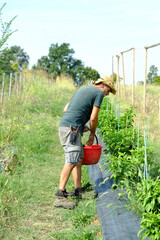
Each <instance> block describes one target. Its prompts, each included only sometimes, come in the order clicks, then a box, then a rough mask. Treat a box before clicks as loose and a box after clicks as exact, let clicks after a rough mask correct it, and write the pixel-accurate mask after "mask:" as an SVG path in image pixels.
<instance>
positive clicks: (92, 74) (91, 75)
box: [84, 67, 100, 80]
mask: <svg viewBox="0 0 160 240" xmlns="http://www.w3.org/2000/svg"><path fill="white" fill-rule="evenodd" d="M84 75H85V78H86V80H97V79H98V78H99V77H100V75H99V73H98V72H97V71H96V70H95V69H92V68H91V67H86V68H85V69H84Z"/></svg>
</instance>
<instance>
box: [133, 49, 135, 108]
mask: <svg viewBox="0 0 160 240" xmlns="http://www.w3.org/2000/svg"><path fill="white" fill-rule="evenodd" d="M134 91H135V48H133V82H132V105H134Z"/></svg>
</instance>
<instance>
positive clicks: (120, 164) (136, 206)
mask: <svg viewBox="0 0 160 240" xmlns="http://www.w3.org/2000/svg"><path fill="white" fill-rule="evenodd" d="M134 119H135V113H134V108H133V107H130V108H128V109H126V111H125V113H124V114H123V115H121V114H120V107H119V105H118V114H116V112H115V110H114V107H113V106H111V104H110V102H109V100H108V98H105V99H104V101H103V104H102V107H101V110H100V113H99V123H98V128H99V133H100V134H101V136H102V138H103V142H104V143H105V145H106V149H105V150H104V151H105V154H106V155H107V158H105V160H104V165H105V166H106V171H108V172H109V171H111V172H112V175H111V178H114V184H113V186H112V188H113V189H116V188H117V187H119V188H120V189H121V190H122V193H121V194H120V197H122V198H123V197H124V198H126V195H127V207H128V208H129V209H130V210H131V211H134V212H136V213H137V214H138V215H139V216H140V217H141V231H139V232H138V233H137V234H138V236H140V238H141V239H145V238H146V237H149V238H150V239H154V240H159V239H160V179H159V177H158V171H157V172H156V171H155V162H154V159H153V156H154V153H153V149H152V148H151V147H148V145H149V144H148V143H147V141H148V138H147V122H146V129H145V131H144V132H142V131H141V130H140V126H139V124H137V126H136V125H135V121H134Z"/></svg>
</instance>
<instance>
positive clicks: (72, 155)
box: [65, 151, 80, 164]
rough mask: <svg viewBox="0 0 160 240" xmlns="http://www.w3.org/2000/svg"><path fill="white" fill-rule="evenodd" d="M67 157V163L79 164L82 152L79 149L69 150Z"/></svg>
mask: <svg viewBox="0 0 160 240" xmlns="http://www.w3.org/2000/svg"><path fill="white" fill-rule="evenodd" d="M65 159H66V161H65V163H69V164H78V163H79V161H80V152H77V151H72V152H68V153H67V154H66V157H65Z"/></svg>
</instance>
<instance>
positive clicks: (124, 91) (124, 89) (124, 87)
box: [121, 52, 126, 100]
mask: <svg viewBox="0 0 160 240" xmlns="http://www.w3.org/2000/svg"><path fill="white" fill-rule="evenodd" d="M121 56H122V71H123V93H124V100H126V84H125V74H124V60H123V52H121Z"/></svg>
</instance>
